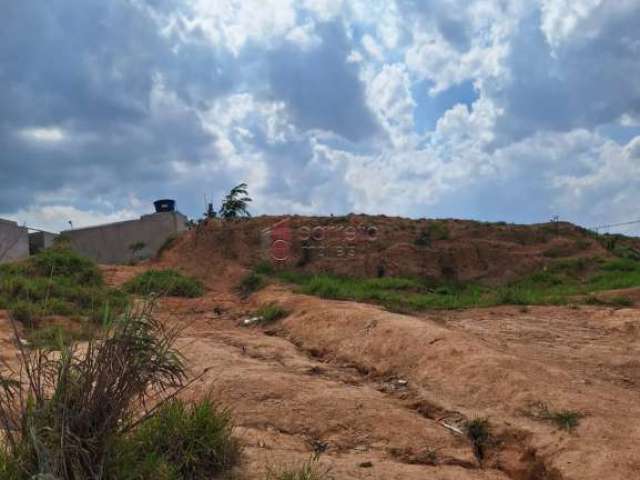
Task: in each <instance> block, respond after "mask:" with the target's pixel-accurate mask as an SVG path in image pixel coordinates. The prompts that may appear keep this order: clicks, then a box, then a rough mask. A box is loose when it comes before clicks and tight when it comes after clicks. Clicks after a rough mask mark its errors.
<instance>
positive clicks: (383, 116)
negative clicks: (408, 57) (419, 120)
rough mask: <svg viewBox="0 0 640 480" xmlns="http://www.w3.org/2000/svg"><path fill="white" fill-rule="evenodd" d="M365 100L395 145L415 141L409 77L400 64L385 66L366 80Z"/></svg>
mask: <svg viewBox="0 0 640 480" xmlns="http://www.w3.org/2000/svg"><path fill="white" fill-rule="evenodd" d="M367 100H368V102H369V106H370V108H371V109H372V110H373V111H374V112H375V113H376V114H377V116H378V119H379V121H380V123H381V124H382V125H383V127H384V128H385V129H386V130H387V132H388V134H389V137H390V140H391V143H392V144H393V146H394V147H396V148H406V147H408V146H409V145H410V144H411V143H412V142H413V143H415V137H416V135H415V128H414V122H413V109H414V108H415V106H416V102H415V101H414V100H413V97H412V94H411V80H410V78H409V73H408V72H407V69H406V67H405V66H404V65H403V64H394V65H384V66H383V67H382V70H381V71H380V72H379V73H377V74H374V73H373V72H371V74H370V75H369V78H368V79H367Z"/></svg>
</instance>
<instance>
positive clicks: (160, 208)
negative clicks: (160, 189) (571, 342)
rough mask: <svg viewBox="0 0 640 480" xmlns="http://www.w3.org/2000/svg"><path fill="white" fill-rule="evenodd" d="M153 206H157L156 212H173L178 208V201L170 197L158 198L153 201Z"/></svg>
mask: <svg viewBox="0 0 640 480" xmlns="http://www.w3.org/2000/svg"><path fill="white" fill-rule="evenodd" d="M153 206H154V207H156V212H158V213H159V212H173V211H174V210H175V209H176V201H175V200H171V199H169V198H164V199H162V200H156V201H155V202H153Z"/></svg>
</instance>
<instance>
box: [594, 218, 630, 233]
mask: <svg viewBox="0 0 640 480" xmlns="http://www.w3.org/2000/svg"><path fill="white" fill-rule="evenodd" d="M638 223H640V220H632V221H630V222H621V223H612V224H610V225H598V226H597V227H591V228H590V230H595V231H596V232H597V231H598V230H601V229H602V230H604V229H607V228H614V227H624V226H627V225H636V224H638Z"/></svg>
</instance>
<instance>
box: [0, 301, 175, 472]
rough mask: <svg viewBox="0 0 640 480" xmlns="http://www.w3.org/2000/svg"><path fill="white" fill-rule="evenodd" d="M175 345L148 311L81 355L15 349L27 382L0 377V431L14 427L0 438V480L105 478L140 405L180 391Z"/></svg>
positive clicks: (133, 315) (11, 375) (6, 374)
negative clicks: (108, 463)
mask: <svg viewBox="0 0 640 480" xmlns="http://www.w3.org/2000/svg"><path fill="white" fill-rule="evenodd" d="M174 338H175V337H174V335H173V333H171V332H170V331H167V330H166V329H165V327H164V325H163V324H162V323H160V322H157V321H156V320H154V318H153V315H152V312H151V309H150V306H148V305H146V306H144V307H143V308H142V309H141V310H139V311H137V312H129V313H128V314H127V315H125V316H124V317H122V318H121V319H119V320H118V321H117V322H114V323H113V324H111V325H110V326H109V327H108V328H107V329H106V331H104V332H103V336H102V338H101V339H99V340H97V339H91V340H90V341H89V343H88V345H87V347H86V348H82V349H78V348H75V347H65V348H64V349H63V350H62V352H61V353H60V355H55V356H52V355H50V353H49V351H48V349H44V350H42V349H35V350H20V352H19V353H20V357H19V360H20V362H21V367H20V371H21V372H23V375H24V376H25V377H24V378H22V379H21V381H16V380H15V372H14V371H13V370H7V369H2V370H0V424H1V425H13V426H14V428H12V429H8V430H5V431H4V432H3V437H4V438H3V443H4V450H3V452H2V454H0V471H3V470H4V472H3V473H6V472H9V473H7V475H5V476H2V477H0V478H3V479H4V478H11V479H12V480H13V478H15V479H16V480H17V479H20V480H27V479H31V478H56V479H60V480H78V479H85V478H87V479H88V478H102V472H103V470H104V466H105V465H104V464H105V461H106V459H109V458H112V451H113V443H114V440H116V439H117V438H118V437H121V436H122V435H123V434H124V433H126V432H129V431H132V430H133V429H134V427H135V426H136V424H135V419H136V418H137V414H138V412H139V411H140V407H141V405H144V404H146V403H148V402H149V401H151V400H154V401H155V400H157V399H158V398H160V394H161V393H162V392H166V391H168V390H174V389H179V388H180V387H183V386H184V380H185V378H186V374H185V368H184V365H183V363H182V359H181V357H180V355H179V353H178V352H177V351H175V350H174V349H173V342H174ZM12 472H17V473H18V475H17V476H12V475H14V473H12ZM115 478H118V477H115Z"/></svg>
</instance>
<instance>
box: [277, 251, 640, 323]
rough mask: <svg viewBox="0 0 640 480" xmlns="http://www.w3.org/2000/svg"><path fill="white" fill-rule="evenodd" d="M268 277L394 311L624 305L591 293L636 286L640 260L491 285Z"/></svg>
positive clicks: (567, 267)
mask: <svg viewBox="0 0 640 480" xmlns="http://www.w3.org/2000/svg"><path fill="white" fill-rule="evenodd" d="M273 275H274V276H275V277H276V278H278V279H280V280H281V281H285V282H288V283H293V284H296V285H298V286H299V291H300V292H301V293H305V294H308V295H315V296H319V297H322V298H331V299H338V300H355V301H364V302H375V303H379V304H381V305H384V306H385V307H387V308H389V309H391V310H395V311H420V310H428V309H456V308H470V307H490V306H496V305H564V304H568V303H594V304H611V305H615V306H626V305H630V304H631V303H632V302H631V301H630V300H629V299H627V298H625V297H622V296H620V297H613V298H610V299H608V300H605V299H601V298H598V297H596V296H594V294H595V293H597V292H600V291H605V290H615V289H621V288H629V287H637V286H640V262H638V261H636V260H633V259H622V258H620V259H615V260H608V261H607V260H602V259H572V260H558V261H556V262H553V263H551V264H550V265H549V266H548V267H547V268H546V269H545V270H542V271H539V272H536V273H534V274H532V275H530V276H528V277H526V278H524V279H522V280H519V281H517V282H513V283H511V284H509V285H505V286H500V287H491V288H490V287H486V286H482V285H479V284H477V283H468V284H454V283H450V284H439V285H438V284H433V282H428V281H426V280H423V279H415V278H398V277H384V278H347V277H339V276H335V275H329V274H320V275H310V274H305V273H299V272H279V273H274V274H273Z"/></svg>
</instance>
